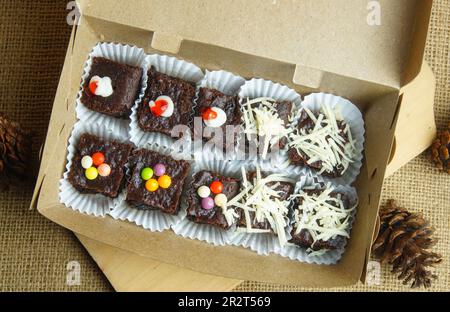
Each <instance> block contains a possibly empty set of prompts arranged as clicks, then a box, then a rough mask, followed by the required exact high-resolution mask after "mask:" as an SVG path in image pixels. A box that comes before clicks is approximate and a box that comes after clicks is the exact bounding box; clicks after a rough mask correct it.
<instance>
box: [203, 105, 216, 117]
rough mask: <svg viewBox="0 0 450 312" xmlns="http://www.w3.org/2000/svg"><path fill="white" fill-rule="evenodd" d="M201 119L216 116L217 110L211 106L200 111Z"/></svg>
mask: <svg viewBox="0 0 450 312" xmlns="http://www.w3.org/2000/svg"><path fill="white" fill-rule="evenodd" d="M202 117H203V120H213V119H216V118H217V112H215V111H214V110H213V109H211V108H207V109H205V110H204V111H203V113H202Z"/></svg>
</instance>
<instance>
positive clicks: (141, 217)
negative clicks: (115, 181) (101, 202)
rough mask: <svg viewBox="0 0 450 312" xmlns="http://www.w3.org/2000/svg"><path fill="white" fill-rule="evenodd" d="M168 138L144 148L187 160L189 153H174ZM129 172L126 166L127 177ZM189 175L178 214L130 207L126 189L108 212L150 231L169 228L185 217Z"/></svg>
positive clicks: (161, 230)
mask: <svg viewBox="0 0 450 312" xmlns="http://www.w3.org/2000/svg"><path fill="white" fill-rule="evenodd" d="M169 141H170V139H169V138H159V140H158V141H157V142H155V144H153V145H146V149H149V150H152V151H155V152H158V153H160V154H162V155H167V156H171V157H173V158H175V159H177V160H181V159H182V160H189V158H190V155H185V154H183V153H175V152H174V150H173V149H172V148H171V147H170V142H169ZM130 176H131V172H130V170H129V168H127V178H130ZM190 178H191V177H190V175H188V178H187V179H186V181H185V183H184V185H183V193H182V194H181V197H180V208H179V213H178V215H176V216H175V215H170V214H166V213H164V212H162V211H160V210H140V209H137V208H134V207H132V206H131V205H130V204H128V203H127V202H126V200H125V199H126V190H125V191H124V192H123V194H121V196H120V199H119V200H118V201H117V202H116V205H115V206H114V209H113V210H112V211H111V212H110V215H111V217H112V218H113V219H116V220H122V221H128V222H131V223H135V224H136V225H138V226H141V227H143V228H144V229H146V230H149V231H152V232H163V231H165V230H169V229H170V228H171V227H172V226H175V225H176V224H178V223H180V222H181V221H182V220H183V219H184V218H185V217H186V207H187V201H186V189H187V187H188V186H189V184H190V181H191V179H190Z"/></svg>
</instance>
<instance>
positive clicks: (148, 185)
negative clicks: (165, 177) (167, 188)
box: [145, 179, 159, 192]
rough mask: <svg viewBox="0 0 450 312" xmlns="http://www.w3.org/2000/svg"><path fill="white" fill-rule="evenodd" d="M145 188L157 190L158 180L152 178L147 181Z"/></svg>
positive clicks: (150, 190) (152, 190)
mask: <svg viewBox="0 0 450 312" xmlns="http://www.w3.org/2000/svg"><path fill="white" fill-rule="evenodd" d="M145 188H146V190H147V191H149V192H156V191H157V190H158V189H159V184H158V181H156V180H155V179H150V180H148V181H147V182H146V183H145Z"/></svg>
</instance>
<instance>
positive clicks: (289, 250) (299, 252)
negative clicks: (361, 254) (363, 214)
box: [274, 176, 358, 265]
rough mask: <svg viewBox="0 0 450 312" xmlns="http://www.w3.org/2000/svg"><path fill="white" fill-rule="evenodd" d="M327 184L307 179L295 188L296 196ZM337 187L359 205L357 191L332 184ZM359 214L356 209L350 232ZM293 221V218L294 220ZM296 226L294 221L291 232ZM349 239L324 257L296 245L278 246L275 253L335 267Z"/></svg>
mask: <svg viewBox="0 0 450 312" xmlns="http://www.w3.org/2000/svg"><path fill="white" fill-rule="evenodd" d="M327 183H329V182H326V181H324V180H323V179H322V178H321V177H318V176H315V177H311V176H309V177H307V178H306V179H305V180H304V181H301V183H297V185H296V187H295V194H298V193H299V192H300V190H302V189H303V188H304V187H313V188H317V189H319V188H323V186H325V185H326V184H327ZM332 185H333V186H334V187H335V190H336V191H337V192H339V193H342V194H346V195H347V196H348V198H349V200H350V202H351V203H354V204H355V205H357V204H358V194H357V192H356V190H355V189H354V188H353V187H350V186H342V185H335V184H332ZM356 213H357V209H355V210H354V211H353V213H352V218H351V220H350V226H349V229H348V231H349V232H350V233H351V229H352V227H353V223H354V221H355V216H356ZM292 219H293V218H292ZM293 226H294V222H293V221H292V223H291V226H290V231H292V228H293ZM347 242H348V239H346V240H345V244H344V245H343V246H342V247H341V248H339V249H335V250H330V251H327V252H326V253H325V254H323V255H310V254H308V252H307V249H306V248H301V247H299V246H297V245H295V244H291V243H288V245H286V246H285V247H280V246H279V245H278V246H276V248H275V250H274V252H275V253H276V254H278V255H280V256H282V257H286V258H289V259H291V260H296V261H301V262H306V263H309V264H319V265H334V264H337V263H338V262H339V260H340V259H341V258H342V255H343V254H344V252H345V247H346V245H347Z"/></svg>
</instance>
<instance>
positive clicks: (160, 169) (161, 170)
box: [154, 164, 166, 177]
mask: <svg viewBox="0 0 450 312" xmlns="http://www.w3.org/2000/svg"><path fill="white" fill-rule="evenodd" d="M154 170H155V175H156V176H157V177H162V176H163V175H165V174H166V166H164V165H163V164H157V165H156V166H155V168H154Z"/></svg>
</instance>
